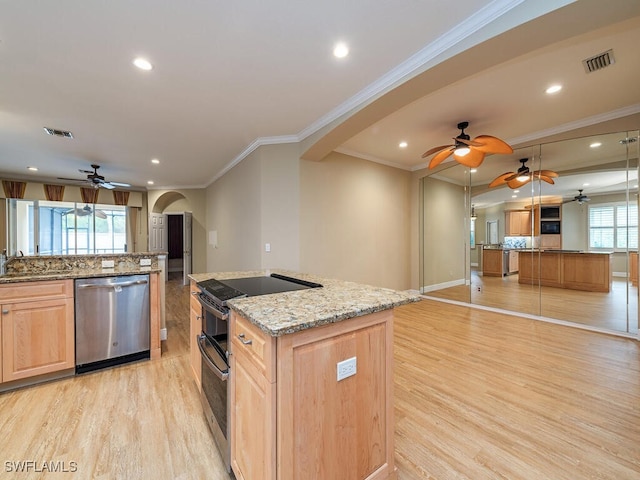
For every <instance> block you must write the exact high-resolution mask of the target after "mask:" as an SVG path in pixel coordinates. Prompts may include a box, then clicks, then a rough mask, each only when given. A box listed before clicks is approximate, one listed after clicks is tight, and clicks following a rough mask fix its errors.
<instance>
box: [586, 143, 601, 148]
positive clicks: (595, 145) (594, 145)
mask: <svg viewBox="0 0 640 480" xmlns="http://www.w3.org/2000/svg"><path fill="white" fill-rule="evenodd" d="M589 146H590V147H591V148H598V147H601V146H602V142H593V143H592V144H591V145H589Z"/></svg>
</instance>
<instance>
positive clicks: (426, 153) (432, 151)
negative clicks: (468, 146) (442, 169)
mask: <svg viewBox="0 0 640 480" xmlns="http://www.w3.org/2000/svg"><path fill="white" fill-rule="evenodd" d="M451 147H453V145H440V146H439V147H433V148H431V149H429V150H427V151H426V152H424V153H423V154H422V158H425V157H428V156H429V155H433V154H434V153H436V152H439V151H440V150H444V149H445V148H451Z"/></svg>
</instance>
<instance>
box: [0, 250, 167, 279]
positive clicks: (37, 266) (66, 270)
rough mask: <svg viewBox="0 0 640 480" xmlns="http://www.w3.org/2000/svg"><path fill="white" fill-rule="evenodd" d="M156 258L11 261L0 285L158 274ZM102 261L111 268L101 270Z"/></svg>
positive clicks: (151, 255)
mask: <svg viewBox="0 0 640 480" xmlns="http://www.w3.org/2000/svg"><path fill="white" fill-rule="evenodd" d="M159 255H163V254H162V253H150V252H139V253H122V254H106V255H105V254H102V255H50V256H49V255H43V256H26V257H13V258H11V259H10V260H9V261H8V262H7V264H6V268H7V271H6V273H4V274H2V275H0V284H7V283H18V282H36V281H45V280H66V279H75V278H92V277H112V276H117V275H139V274H145V273H158V272H161V271H162V268H161V266H160V264H159V262H158V256H159ZM141 259H148V260H149V263H151V265H150V266H140V260H141ZM103 260H111V261H113V265H114V267H113V268H102V266H101V265H102V261H103Z"/></svg>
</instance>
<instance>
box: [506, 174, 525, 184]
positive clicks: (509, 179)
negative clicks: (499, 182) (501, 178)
mask: <svg viewBox="0 0 640 480" xmlns="http://www.w3.org/2000/svg"><path fill="white" fill-rule="evenodd" d="M528 174H529V172H511V175H510V176H509V178H507V179H506V181H507V182H510V181H511V180H515V179H516V178H518V177H519V176H520V175H528Z"/></svg>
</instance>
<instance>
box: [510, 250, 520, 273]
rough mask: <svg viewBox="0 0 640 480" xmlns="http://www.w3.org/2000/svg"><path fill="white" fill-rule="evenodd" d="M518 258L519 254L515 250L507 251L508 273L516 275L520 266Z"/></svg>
mask: <svg viewBox="0 0 640 480" xmlns="http://www.w3.org/2000/svg"><path fill="white" fill-rule="evenodd" d="M519 258H520V255H519V252H518V251H517V250H511V251H509V267H508V272H509V273H517V272H518V270H519V269H520V265H519V262H518V259H519Z"/></svg>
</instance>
